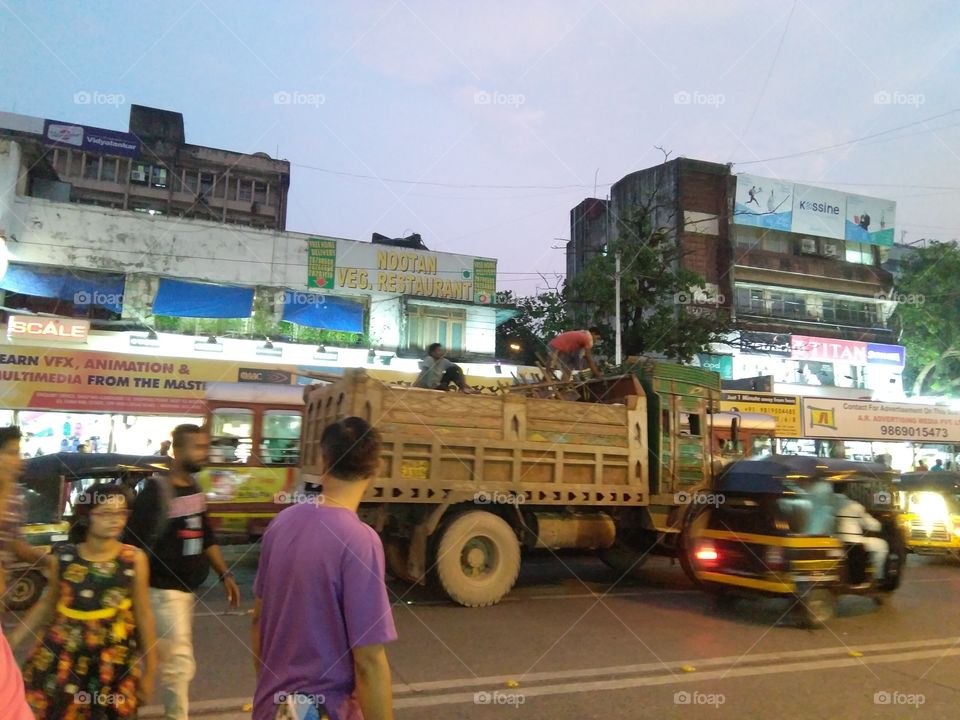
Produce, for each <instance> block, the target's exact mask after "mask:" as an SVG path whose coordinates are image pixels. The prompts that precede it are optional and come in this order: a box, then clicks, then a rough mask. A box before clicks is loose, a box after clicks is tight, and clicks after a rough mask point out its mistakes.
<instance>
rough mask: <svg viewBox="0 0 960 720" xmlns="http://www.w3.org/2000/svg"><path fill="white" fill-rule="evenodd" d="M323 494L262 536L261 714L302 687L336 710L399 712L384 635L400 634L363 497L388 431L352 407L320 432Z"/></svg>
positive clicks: (363, 718)
mask: <svg viewBox="0 0 960 720" xmlns="http://www.w3.org/2000/svg"><path fill="white" fill-rule="evenodd" d="M320 447H321V453H322V456H323V462H324V466H325V468H326V473H325V475H324V478H323V495H321V496H319V497H318V498H317V499H316V501H315V502H303V503H298V504H296V505H294V506H293V507H290V508H287V509H286V510H284V511H283V512H281V513H280V514H279V515H277V517H276V518H275V519H274V520H273V522H272V523H270V526H269V527H268V528H267V531H266V533H264V536H263V543H262V545H261V550H260V566H259V569H258V571H257V579H256V582H255V583H254V586H253V590H254V594H255V595H256V598H257V600H256V605H255V607H254V610H253V651H254V666H255V669H256V672H257V691H256V695H255V697H254V705H253V718H254V720H273V719H274V717H275V715H276V712H277V706H278V705H279V704H281V703H283V702H284V698H285V697H287V696H291V695H293V694H294V693H299V694H300V695H301V696H305V697H306V698H312V699H314V700H315V701H316V702H317V703H318V704H322V705H324V706H325V708H326V710H327V712H328V713H329V714H330V717H331V720H392V719H393V700H392V696H391V686H390V667H389V665H388V664H387V654H386V651H385V650H384V647H383V646H384V643H388V642H391V641H393V640H396V639H397V631H396V629H395V628H394V625H393V615H392V614H391V611H390V601H389V599H388V598H387V588H386V584H385V583H384V559H383V545H382V544H381V542H380V538H379V537H378V536H377V534H376V532H374V530H373V528H371V527H370V526H369V525H366V524H364V523H363V522H362V521H361V520H360V518H359V517H357V507H358V506H359V505H360V499H361V497H362V496H363V493H364V490H366V487H367V485H368V484H369V482H370V480H371V478H373V477H374V476H375V475H376V473H377V470H378V469H379V464H380V438H379V435H378V433H377V431H376V430H374V429H373V428H371V427H370V425H369V424H367V422H366V421H364V420H362V419H360V418H357V417H350V418H346V419H344V420H341V421H339V422H336V423H334V424H333V425H330V426H329V427H327V428H326V430H324V432H323V436H322V437H321V439H320Z"/></svg>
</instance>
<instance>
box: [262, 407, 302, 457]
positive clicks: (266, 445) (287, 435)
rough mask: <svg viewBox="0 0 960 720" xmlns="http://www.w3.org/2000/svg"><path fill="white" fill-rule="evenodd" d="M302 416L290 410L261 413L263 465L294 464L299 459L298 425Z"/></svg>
mask: <svg viewBox="0 0 960 720" xmlns="http://www.w3.org/2000/svg"><path fill="white" fill-rule="evenodd" d="M302 423H303V417H302V416H301V414H300V413H298V412H291V411H290V410H267V411H266V412H264V413H263V444H262V445H261V446H260V459H261V460H262V461H263V463H264V464H265V465H296V464H297V463H298V462H299V461H300V426H301V425H302Z"/></svg>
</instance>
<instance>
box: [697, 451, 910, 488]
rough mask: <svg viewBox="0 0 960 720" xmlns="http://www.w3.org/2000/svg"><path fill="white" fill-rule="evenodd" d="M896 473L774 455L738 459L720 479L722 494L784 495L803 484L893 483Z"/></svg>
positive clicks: (832, 460) (872, 466)
mask: <svg viewBox="0 0 960 720" xmlns="http://www.w3.org/2000/svg"><path fill="white" fill-rule="evenodd" d="M894 477H895V473H893V471H892V470H890V469H888V468H887V467H886V466H884V465H881V464H880V463H868V462H860V461H856V460H844V459H839V458H821V457H812V456H809V455H771V456H769V457H765V458H762V459H758V460H738V461H736V462H733V463H731V464H730V465H728V466H726V467H725V468H724V469H723V471H722V472H721V473H720V476H719V477H718V478H717V483H716V487H715V489H716V491H717V492H721V493H737V494H762V495H783V494H793V493H795V492H797V490H798V488H799V483H800V482H803V481H824V480H825V481H828V482H836V483H850V482H857V481H863V482H868V481H869V482H875V481H877V480H883V481H888V482H889V481H892V480H893V478H894Z"/></svg>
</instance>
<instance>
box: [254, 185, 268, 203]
mask: <svg viewBox="0 0 960 720" xmlns="http://www.w3.org/2000/svg"><path fill="white" fill-rule="evenodd" d="M253 201H254V202H255V203H260V204H261V205H266V204H267V185H266V183H262V182H255V183H254V184H253Z"/></svg>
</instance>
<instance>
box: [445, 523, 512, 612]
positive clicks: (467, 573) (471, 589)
mask: <svg viewBox="0 0 960 720" xmlns="http://www.w3.org/2000/svg"><path fill="white" fill-rule="evenodd" d="M434 547H436V558H435V572H436V577H437V580H438V581H439V583H440V587H441V588H442V589H443V591H444V592H445V593H446V594H447V596H448V597H449V598H450V599H451V600H453V601H454V602H456V603H459V604H460V605H464V606H466V607H485V606H487V605H494V604H496V603H497V602H499V601H500V599H501V598H502V597H503V596H504V595H506V594H507V593H508V592H510V589H511V588H512V587H513V584H514V583H515V582H516V581H517V575H518V574H519V573H520V543H519V541H518V540H517V536H516V534H515V533H514V532H513V528H511V527H510V525H508V524H507V522H506V521H505V520H504V519H503V518H500V517H498V516H497V515H494V514H492V513H489V512H485V511H483V510H473V511H470V512H466V513H463V514H462V515H457V516H456V517H454V518H453V519H451V520H450V522H449V523H446V524H444V526H443V527H441V529H440V537H439V541H438V542H437V543H436V544H435V545H434Z"/></svg>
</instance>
